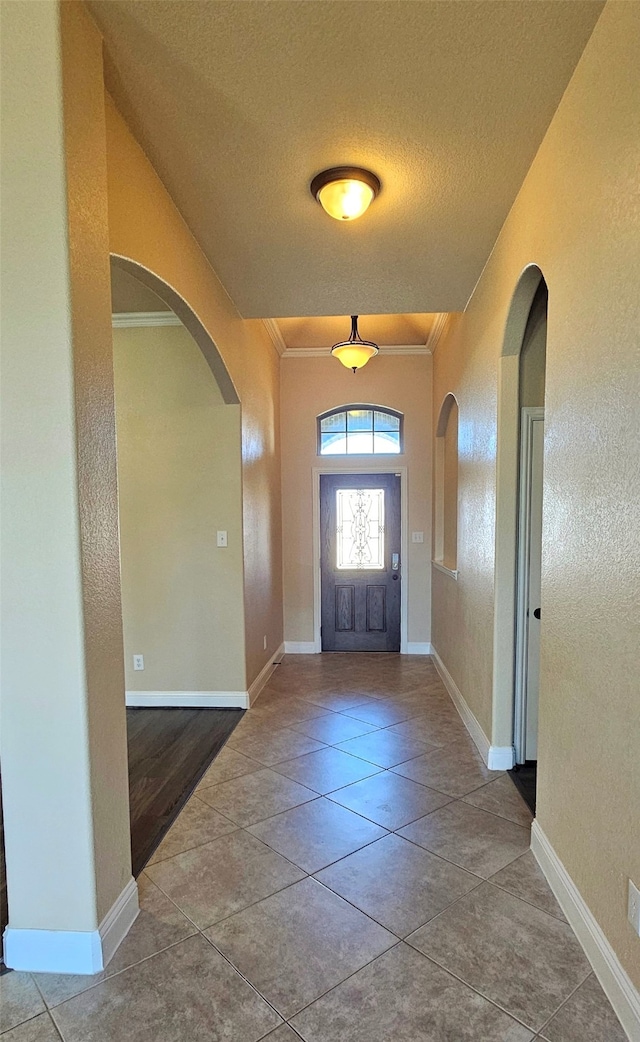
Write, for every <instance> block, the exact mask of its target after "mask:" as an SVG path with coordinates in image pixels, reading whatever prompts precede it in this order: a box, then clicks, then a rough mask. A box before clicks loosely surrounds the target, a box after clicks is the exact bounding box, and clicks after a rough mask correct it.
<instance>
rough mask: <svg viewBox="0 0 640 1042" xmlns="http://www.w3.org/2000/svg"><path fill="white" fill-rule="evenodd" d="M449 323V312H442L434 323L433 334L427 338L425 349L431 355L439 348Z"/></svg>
mask: <svg viewBox="0 0 640 1042" xmlns="http://www.w3.org/2000/svg"><path fill="white" fill-rule="evenodd" d="M448 321H449V313H448V312H447V311H441V312H440V313H439V314H438V315H437V316H436V320H435V322H434V323H433V326H432V327H431V332H430V333H429V336H428V337H427V342H426V344H425V347H426V349H427V351H428V352H429V354H430V355H432V354H433V353H434V351H435V349H436V347H437V346H438V341H439V340H440V337H441V336H442V334H443V333H444V331H445V329H446V327H447V322H448Z"/></svg>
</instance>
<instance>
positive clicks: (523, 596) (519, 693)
mask: <svg viewBox="0 0 640 1042" xmlns="http://www.w3.org/2000/svg"><path fill="white" fill-rule="evenodd" d="M540 420H542V421H544V409H543V408H540V407H538V406H525V407H524V408H523V409H522V410H521V420H520V470H519V474H518V553H517V566H516V578H517V588H516V655H515V677H514V680H515V683H514V707H513V745H514V748H515V754H516V755H515V761H516V763H524V754H525V739H526V726H527V654H528V647H529V619H528V614H527V612H528V605H529V555H530V550H531V473H532V463H533V425H534V423H537V422H539V421H540Z"/></svg>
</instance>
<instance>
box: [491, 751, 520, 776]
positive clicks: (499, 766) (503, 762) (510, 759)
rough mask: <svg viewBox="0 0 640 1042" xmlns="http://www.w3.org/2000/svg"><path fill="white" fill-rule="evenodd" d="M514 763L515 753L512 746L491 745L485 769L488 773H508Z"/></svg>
mask: <svg viewBox="0 0 640 1042" xmlns="http://www.w3.org/2000/svg"><path fill="white" fill-rule="evenodd" d="M515 762H516V751H515V749H514V748H513V746H512V745H491V746H489V756H488V758H487V767H488V768H489V770H490V771H510V770H511V768H512V767H513V766H514V765H515Z"/></svg>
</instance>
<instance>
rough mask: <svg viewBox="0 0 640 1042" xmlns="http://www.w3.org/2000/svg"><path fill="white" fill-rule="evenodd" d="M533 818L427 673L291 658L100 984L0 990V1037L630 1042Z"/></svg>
mask: <svg viewBox="0 0 640 1042" xmlns="http://www.w3.org/2000/svg"><path fill="white" fill-rule="evenodd" d="M530 824H531V816H530V813H529V810H528V808H527V807H526V805H525V803H524V802H523V800H522V799H521V797H520V796H519V794H518V793H517V791H516V789H515V787H514V786H513V784H512V782H511V779H510V778H509V777H508V776H507V775H506V774H501V773H497V772H490V771H488V770H487V769H486V767H485V766H484V764H483V763H482V760H481V758H480V756H479V755H478V753H477V751H476V750H475V747H474V745H473V744H472V742H471V740H470V739H469V737H468V734H467V732H466V730H465V728H464V726H463V724H462V723H461V721H460V718H459V717H458V714H457V712H456V710H455V708H454V706H453V704H452V702H451V700H450V698H449V696H448V694H447V692H446V690H445V688H444V687H443V685H442V683H441V681H440V679H439V677H438V674H437V673H436V671H435V668H434V666H433V664H432V662H431V660H430V659H425V658H414V657H400V656H396V655H316V656H287V657H286V658H285V660H284V662H283V663H282V665H281V666H279V667H278V668H277V669H276V671H275V673H274V674H273V677H272V678H271V681H270V683H269V685H268V687H267V688H266V689H265V691H264V692H263V694H262V695H261V697H260V699H259V701H258V702H257V704H256V706H255V708H254V709H252V710H251V711H250V712H249V713H247V714H245V716H244V717H243V719H242V721H241V723H240V724H239V725H238V727H237V728H236V729H235V731H234V732H233V733H232V735H231V737H230V739H229V741H228V743H227V745H226V747H225V748H224V749H223V750H222V752H221V753H220V754H219V756H218V757H217V758H216V760H215V761H214V763H213V764H212V765H211V767H210V768H209V770H208V771H207V773H206V774H205V776H204V777H203V779H202V781H201V782H200V784H199V786H198V788H197V790H196V791H195V793H194V794H193V796H192V797H191V799H190V800H189V802H188V803H187V804H186V806H185V808H184V810H183V811H182V813H181V814H180V816H179V818H178V819H177V821H176V822H175V824H174V825H173V827H172V828H171V830H170V831H169V833H168V834H167V835H166V837H165V839H164V840H163V842H162V844H161V846H160V847H159V848H158V850H157V851H156V853H155V854H154V855H153V857H152V858H151V860H150V862H149V864H148V865H147V867H146V869H145V871H144V872H143V874H142V875H141V877H140V879H139V883H140V894H141V904H142V911H141V913H140V916H139V918H138V920H137V922H136V923H135V925H134V927H133V929H132V930H131V933H130V934H129V936H128V937H127V938H126V940H125V941H124V943H123V944H122V946H121V947H120V949H119V951H118V952H117V953H116V956H115V958H114V959H113V960H112V962H111V963H110V964H109V966H108V968H107V970H106V972H105V973H103V974H100V975H98V976H97V977H68V976H52V975H44V974H35V975H33V976H31V975H29V974H25V973H10V974H7V975H6V976H4V977H2V978H0V988H1V989H2V1013H1V1016H2V1021H1V1022H0V1030H1V1031H4V1032H6V1034H3V1035H2V1042H5V1040H6V1042H9V1040H11V1042H59V1039H60V1038H62V1039H63V1040H64V1042H125V1040H126V1042H129V1040H131V1042H183V1040H184V1042H205V1040H211V1042H214V1040H215V1042H223V1040H224V1042H257V1040H259V1039H268V1042H296V1040H299V1039H300V1038H302V1039H305V1040H307V1042H422V1040H425V1042H529V1040H531V1039H534V1038H537V1039H546V1040H548V1042H625V1039H626V1035H625V1034H624V1032H623V1031H622V1029H621V1028H620V1026H619V1024H618V1022H617V1020H616V1018H615V1016H614V1014H613V1012H612V1010H611V1008H610V1006H609V1004H608V1002H607V1000H606V998H605V996H604V994H603V992H602V991H601V989H600V987H599V985H598V984H597V982H596V980H595V978H594V976H593V974H592V973H591V968H590V966H589V963H588V962H587V960H586V958H585V956H584V955H583V953H582V949H581V948H580V946H579V944H578V942H577V941H576V939H575V937H574V935H573V933H572V931H571V929H570V927H569V926H568V925H567V923H566V922H565V921H564V919H563V916H562V913H561V911H560V909H559V907H558V905H557V904H556V902H555V900H554V898H553V896H552V894H551V892H550V890H549V889H548V887H547V885H546V883H545V881H544V879H543V877H542V875H541V873H540V871H539V870H538V868H537V866H536V864H535V862H534V860H533V857H532V855H531V853H530V852H529V828H530ZM283 1021H287V1022H288V1026H287V1025H285V1024H284V1023H283ZM25 1022H26V1023H25ZM17 1025H21V1026H17Z"/></svg>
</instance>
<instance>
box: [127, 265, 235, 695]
mask: <svg viewBox="0 0 640 1042" xmlns="http://www.w3.org/2000/svg"><path fill="white" fill-rule="evenodd" d="M112 268H113V272H114V277H113V279H112V293H113V295H114V301H113V303H114V311H115V312H116V313H115V314H114V319H113V324H114V330H113V342H114V382H115V402H116V431H117V446H118V484H119V497H118V499H119V503H118V509H119V518H120V560H121V582H122V605H123V630H124V644H125V675H126V695H127V705H128V706H194V707H202V708H204V707H237V708H247V704H248V703H247V694H246V667H245V647H244V627H243V622H244V595H243V556H242V555H243V545H242V544H243V538H242V537H243V532H242V458H241V429H240V406H239V401H238V395H237V393H236V391H235V388H234V386H233V383H232V381H231V379H230V377H229V374H228V372H227V370H226V367H225V365H224V363H223V361H222V359H221V357H220V355H219V353H218V350H217V348H216V345H215V344H214V343H213V341H212V339H211V337H210V335H209V333H208V332H207V330H206V329H205V327H204V326H203V324H202V323H201V322H200V320H199V318H198V316H197V315H196V314H195V313H194V311H193V309H192V308H191V307H190V306H189V305H188V304H187V303H186V301H185V300H184V299H183V298H182V297H181V296H180V295H179V294H178V293H177V292H176V291H175V290H173V289H172V287H171V286H169V285H168V284H167V283H166V282H164V281H163V280H162V279H160V278H159V277H158V276H156V275H155V274H154V273H152V272H150V271H148V270H147V269H145V268H143V267H142V266H141V265H139V264H136V263H134V262H132V261H130V260H126V259H123V258H121V257H114V258H112ZM116 276H117V277H116ZM149 291H151V292H149Z"/></svg>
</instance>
